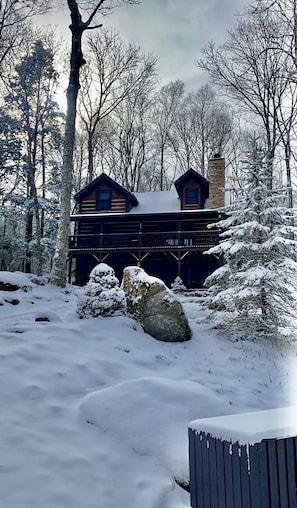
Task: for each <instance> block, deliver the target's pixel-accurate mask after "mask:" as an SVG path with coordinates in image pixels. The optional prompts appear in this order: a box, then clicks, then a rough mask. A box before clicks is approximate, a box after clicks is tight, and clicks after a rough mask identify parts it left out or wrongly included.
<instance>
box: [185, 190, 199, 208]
mask: <svg viewBox="0 0 297 508" xmlns="http://www.w3.org/2000/svg"><path fill="white" fill-rule="evenodd" d="M186 205H198V189H186Z"/></svg>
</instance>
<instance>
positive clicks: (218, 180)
mask: <svg viewBox="0 0 297 508" xmlns="http://www.w3.org/2000/svg"><path fill="white" fill-rule="evenodd" d="M208 180H209V205H208V207H209V208H212V209H213V208H222V207H224V206H225V192H224V188H225V159H224V157H221V155H220V154H219V153H216V154H215V155H214V157H213V158H212V159H209V161H208Z"/></svg>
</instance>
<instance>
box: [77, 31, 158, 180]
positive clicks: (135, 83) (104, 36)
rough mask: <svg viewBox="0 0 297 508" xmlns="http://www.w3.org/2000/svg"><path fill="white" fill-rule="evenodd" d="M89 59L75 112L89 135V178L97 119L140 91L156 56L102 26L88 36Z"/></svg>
mask: <svg viewBox="0 0 297 508" xmlns="http://www.w3.org/2000/svg"><path fill="white" fill-rule="evenodd" d="M88 49H89V53H88V56H89V63H88V64H87V65H85V66H84V68H83V70H82V75H81V94H80V100H79V103H78V114H79V117H80V119H81V122H82V125H83V127H84V130H85V132H86V134H87V137H88V181H91V180H93V178H94V149H95V144H96V133H97V131H98V125H99V122H100V121H101V120H102V119H103V118H106V117H107V116H109V115H110V114H111V113H112V112H113V111H114V110H115V109H116V108H117V107H118V106H119V104H121V102H122V101H123V100H124V99H125V98H126V97H127V96H128V95H130V94H131V93H133V91H134V90H136V89H137V90H138V92H139V93H140V90H141V86H143V87H147V85H148V82H149V81H151V80H153V78H154V76H155V63H156V59H155V58H154V57H152V56H151V55H145V54H144V53H143V52H142V51H141V49H140V47H139V46H136V45H135V44H133V43H131V42H129V43H125V42H124V41H123V40H122V39H121V37H120V35H119V34H118V32H115V31H112V30H107V29H102V30H101V31H100V33H98V34H96V35H95V36H93V37H90V38H89V40H88Z"/></svg>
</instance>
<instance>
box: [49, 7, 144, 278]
mask: <svg viewBox="0 0 297 508" xmlns="http://www.w3.org/2000/svg"><path fill="white" fill-rule="evenodd" d="M118 3H119V2H116V0H115V1H113V0H99V1H95V0H92V1H90V2H83V1H82V2H78V1H77V0H67V5H68V9H69V12H70V16H71V25H70V30H71V54H70V71H69V82H68V87H67V110H66V122H65V136H64V149H63V163H62V170H61V171H62V175H61V200H60V218H59V229H58V235H57V244H56V252H55V257H54V263H53V269H52V275H51V281H52V283H53V284H56V285H58V286H65V284H66V280H67V273H66V265H67V254H68V235H69V225H70V211H71V190H72V180H73V152H74V143H75V123H76V108H77V97H78V91H79V87H80V82H79V80H80V70H81V67H82V66H83V65H84V64H85V63H86V61H85V59H84V56H83V51H82V36H83V34H84V32H85V31H87V30H93V29H96V28H100V27H101V26H102V25H101V24H96V23H95V24H93V22H95V19H96V16H97V15H99V14H100V13H101V14H104V13H106V12H108V11H110V10H111V9H112V8H114V7H116V5H118ZM122 3H130V4H131V3H137V2H136V0H122ZM82 7H83V8H86V7H89V11H88V14H87V18H86V21H83V19H82V14H81V9H82Z"/></svg>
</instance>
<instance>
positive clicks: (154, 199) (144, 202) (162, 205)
mask: <svg viewBox="0 0 297 508" xmlns="http://www.w3.org/2000/svg"><path fill="white" fill-rule="evenodd" d="M134 196H135V197H136V199H137V201H138V203H139V205H138V206H136V207H135V208H133V210H132V212H133V213H152V212H153V213H163V212H179V211H180V200H179V198H178V195H177V193H176V190H170V191H155V192H151V191H149V192H134Z"/></svg>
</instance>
